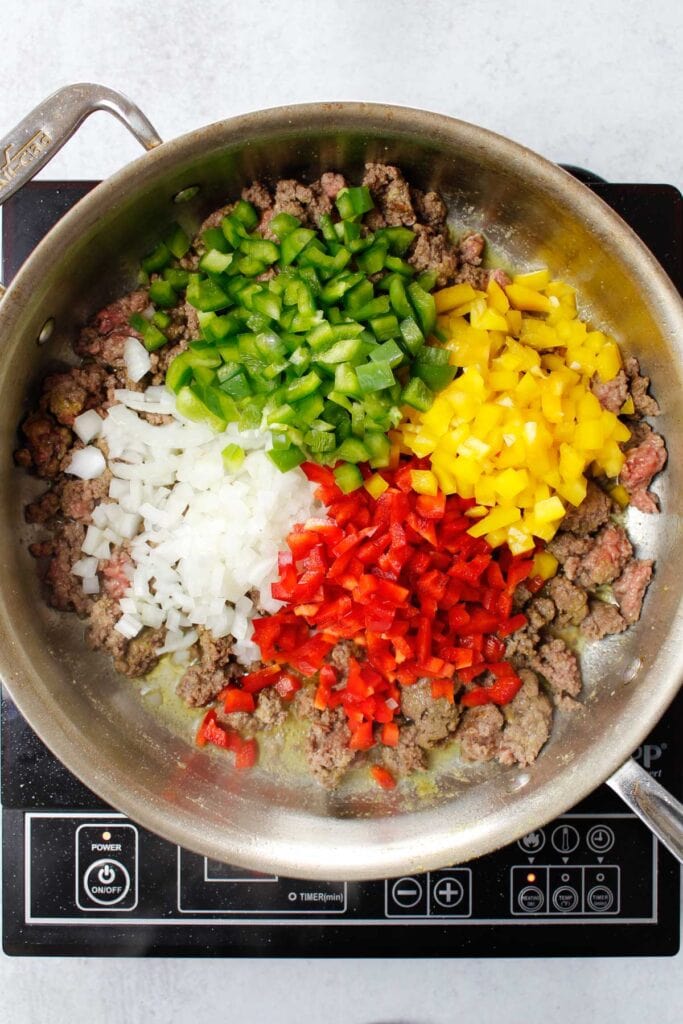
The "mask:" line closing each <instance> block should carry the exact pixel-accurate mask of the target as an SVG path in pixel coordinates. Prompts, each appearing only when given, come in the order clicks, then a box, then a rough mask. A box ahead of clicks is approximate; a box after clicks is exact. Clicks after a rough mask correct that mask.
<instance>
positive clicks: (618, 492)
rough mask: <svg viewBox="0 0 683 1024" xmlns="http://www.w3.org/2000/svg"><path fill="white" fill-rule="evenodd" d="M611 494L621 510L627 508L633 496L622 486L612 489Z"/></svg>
mask: <svg viewBox="0 0 683 1024" xmlns="http://www.w3.org/2000/svg"><path fill="white" fill-rule="evenodd" d="M609 494H610V497H611V498H613V499H614V501H616V503H617V505H619V506H620V507H621V508H626V506H627V505H628V503H629V502H630V500H631V495H630V494H629V493H628V491H627V490H626V488H625V487H622V486H621V484H615V485H614V487H610V489H609Z"/></svg>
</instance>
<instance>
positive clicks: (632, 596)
mask: <svg viewBox="0 0 683 1024" xmlns="http://www.w3.org/2000/svg"><path fill="white" fill-rule="evenodd" d="M653 565H654V562H652V561H651V560H649V559H648V560H646V561H637V560H634V561H632V562H629V563H628V565H627V566H626V567H625V569H624V571H623V573H622V574H621V576H620V577H619V579H618V580H616V581H615V583H614V586H613V587H612V590H613V592H614V596H615V598H616V599H617V601H618V602H619V611H620V612H621V614H622V615H623V616H624V619H625V620H626V622H627V623H628V625H629V626H631V625H633V623H634V622H637V621H638V619H639V618H640V610H641V608H642V606H643V598H644V597H645V591H646V590H647V588H648V586H649V584H650V580H651V579H652V567H653Z"/></svg>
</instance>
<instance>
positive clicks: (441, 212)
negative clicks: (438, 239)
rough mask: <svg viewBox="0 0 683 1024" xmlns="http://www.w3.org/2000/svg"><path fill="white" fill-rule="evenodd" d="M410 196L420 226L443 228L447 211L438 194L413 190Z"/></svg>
mask: <svg viewBox="0 0 683 1024" xmlns="http://www.w3.org/2000/svg"><path fill="white" fill-rule="evenodd" d="M411 196H412V200H413V208H414V210H415V212H416V214H417V219H418V220H419V221H420V222H421V223H422V224H428V225H429V227H431V228H439V229H443V228H444V227H445V225H446V217H447V215H448V209H447V207H446V204H445V203H444V201H443V199H442V198H441V196H440V195H439V194H438V192H420V190H419V189H417V188H414V189H412V191H411Z"/></svg>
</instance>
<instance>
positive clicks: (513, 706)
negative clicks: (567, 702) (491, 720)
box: [498, 671, 553, 765]
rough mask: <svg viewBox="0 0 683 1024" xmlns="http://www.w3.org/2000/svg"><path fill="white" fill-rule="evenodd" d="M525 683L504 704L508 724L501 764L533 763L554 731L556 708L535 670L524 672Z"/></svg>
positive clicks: (501, 744)
mask: <svg viewBox="0 0 683 1024" xmlns="http://www.w3.org/2000/svg"><path fill="white" fill-rule="evenodd" d="M520 678H521V680H522V687H521V689H520V690H518V692H517V694H516V695H515V697H514V699H513V700H512V701H510V703H509V704H506V706H505V707H504V708H503V716H504V718H505V727H504V729H503V736H502V739H501V743H500V748H499V750H498V760H499V761H500V763H501V764H515V762H516V763H517V764H521V765H529V764H532V763H533V762H534V761H535V760H536V758H537V757H538V754H539V751H540V749H541V747H542V746H543V744H544V743H545V741H546V740H547V739H548V736H549V735H550V725H551V722H552V717H553V710H552V706H551V704H550V701H549V700H548V698H547V697H546V696H545V694H544V693H542V692H541V691H540V690H539V686H538V679H537V677H536V676H535V675H534V673H533V672H529V671H522V672H520Z"/></svg>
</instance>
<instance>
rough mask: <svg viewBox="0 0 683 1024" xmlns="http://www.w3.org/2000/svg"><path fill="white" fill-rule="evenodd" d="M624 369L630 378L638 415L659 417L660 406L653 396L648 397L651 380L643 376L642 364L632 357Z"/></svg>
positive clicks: (630, 386)
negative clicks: (641, 371)
mask: <svg viewBox="0 0 683 1024" xmlns="http://www.w3.org/2000/svg"><path fill="white" fill-rule="evenodd" d="M624 369H625V370H626V375H627V377H628V382H629V388H630V391H631V398H632V399H633V405H634V406H635V410H636V415H637V416H658V415H659V406H658V405H657V402H656V401H655V400H654V398H653V397H652V395H648V390H649V388H650V378H649V377H642V376H641V373H640V363H639V362H638V360H637V359H636V358H635V356H630V357H629V358H628V359H627V360H626V362H625V364H624Z"/></svg>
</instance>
